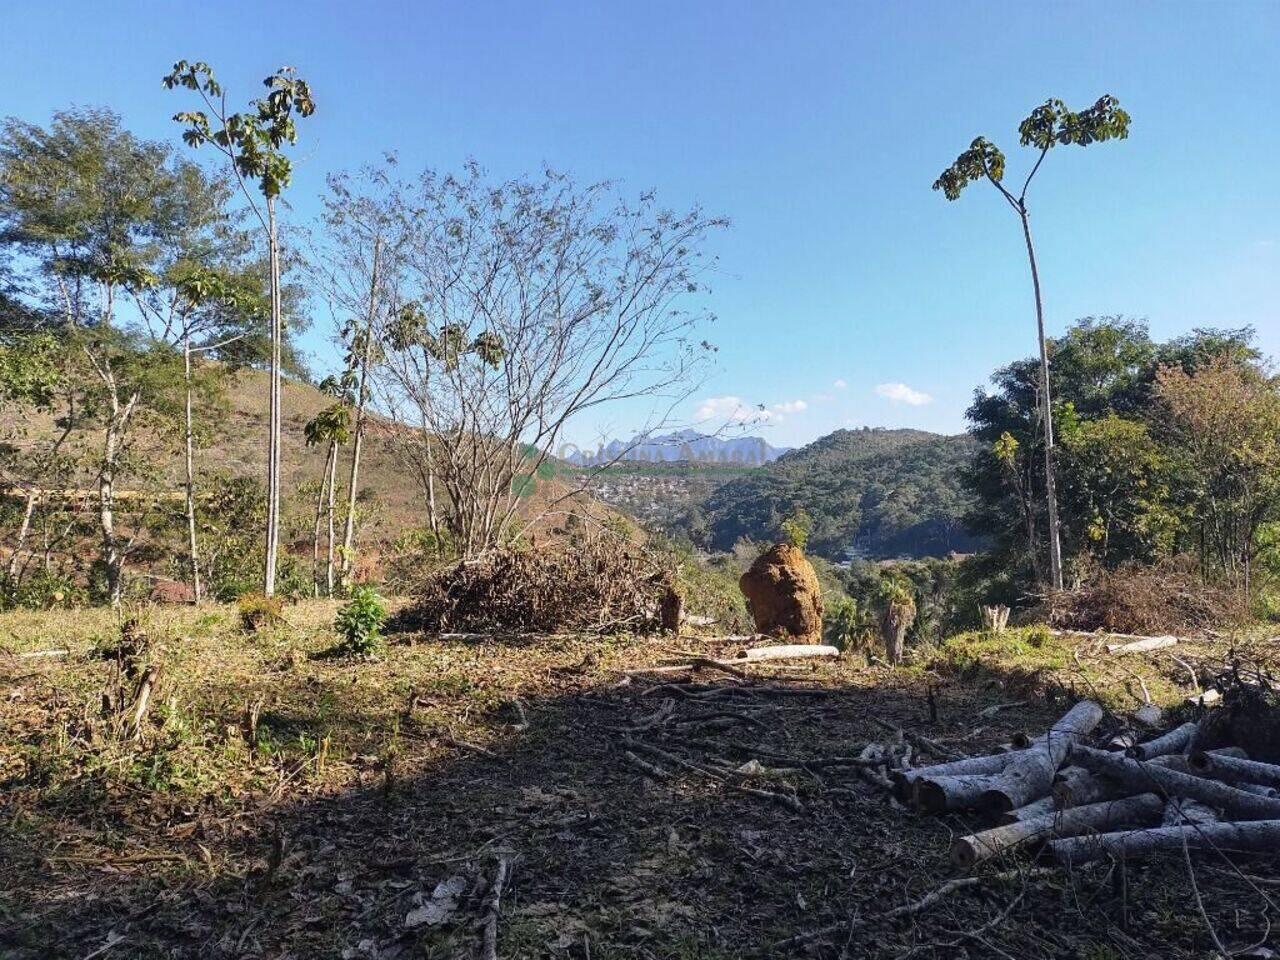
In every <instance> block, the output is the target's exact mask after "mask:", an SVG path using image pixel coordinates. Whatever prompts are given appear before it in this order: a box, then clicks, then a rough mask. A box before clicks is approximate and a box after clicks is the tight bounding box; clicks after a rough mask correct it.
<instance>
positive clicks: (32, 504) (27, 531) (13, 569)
mask: <svg viewBox="0 0 1280 960" xmlns="http://www.w3.org/2000/svg"><path fill="white" fill-rule="evenodd" d="M36 497H37V494H36V491H35V488H32V489H31V490H29V491H27V502H26V506H25V507H24V509H23V511H22V523H21V524H20V525H19V526H18V540H17V542H16V543H15V544H14V545H13V553H11V554H10V555H9V566H8V569H7V570H6V571H5V585H6V586H7V587H8V589H10V590H13V589H14V588H16V587H17V585H18V569H19V567H18V561H19V558H20V557H21V555H22V550H23V548H24V547H25V546H26V545H27V537H28V536H30V535H31V518H32V517H33V516H35V512H36Z"/></svg>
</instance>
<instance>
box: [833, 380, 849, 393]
mask: <svg viewBox="0 0 1280 960" xmlns="http://www.w3.org/2000/svg"><path fill="white" fill-rule="evenodd" d="M831 386H833V387H835V388H836V389H837V390H843V389H845V388H846V387H848V386H849V384H848V383H847V382H846V381H845V379H844V377H841V378H840V379H839V380H837V381H836V382H835V383H833V384H832V385H831Z"/></svg>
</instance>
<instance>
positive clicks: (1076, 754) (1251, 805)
mask: <svg viewBox="0 0 1280 960" xmlns="http://www.w3.org/2000/svg"><path fill="white" fill-rule="evenodd" d="M1071 759H1072V761H1073V762H1074V763H1078V764H1080V765H1081V766H1082V767H1087V768H1089V769H1090V770H1093V771H1094V772H1095V773H1102V774H1106V775H1107V776H1108V777H1111V778H1112V779H1113V780H1116V781H1118V782H1119V783H1120V784H1121V786H1123V787H1124V788H1126V789H1128V790H1133V791H1141V792H1144V793H1145V792H1147V791H1149V790H1152V789H1156V790H1159V791H1161V792H1162V793H1165V794H1169V795H1171V796H1175V797H1189V798H1190V799H1192V800H1199V801H1200V802H1201V803H1206V804H1208V805H1209V806H1211V807H1217V808H1218V809H1220V810H1223V811H1224V812H1225V813H1226V815H1227V816H1228V817H1232V818H1234V819H1238V820H1271V819H1280V800H1274V799H1271V798H1269V797H1263V796H1258V795H1257V794H1253V793H1248V792H1246V791H1244V790H1237V789H1236V788H1234V787H1230V786H1227V785H1226V784H1225V783H1218V782H1217V781H1216V780H1204V779H1201V778H1200V777H1196V776H1193V775H1191V774H1189V773H1180V772H1178V771H1176V770H1172V769H1169V768H1167V767H1162V766H1159V765H1158V764H1155V763H1143V762H1142V761H1141V760H1130V759H1128V758H1125V757H1120V756H1117V755H1116V754H1114V753H1107V752H1106V751H1103V750H1091V749H1090V748H1088V747H1074V748H1073V749H1072V751H1071Z"/></svg>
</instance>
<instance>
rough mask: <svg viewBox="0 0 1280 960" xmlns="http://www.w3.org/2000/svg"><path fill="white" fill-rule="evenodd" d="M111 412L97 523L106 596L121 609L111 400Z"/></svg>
mask: <svg viewBox="0 0 1280 960" xmlns="http://www.w3.org/2000/svg"><path fill="white" fill-rule="evenodd" d="M111 406H112V412H111V416H110V418H109V419H108V421H107V429H106V435H105V437H104V440H103V448H102V472H101V473H100V474H99V475H98V524H99V526H100V527H101V530H102V567H103V572H104V573H105V574H106V577H107V596H108V597H109V598H110V600H111V606H113V607H119V606H120V596H121V591H122V583H121V576H120V572H121V571H120V568H121V566H122V561H121V556H120V541H119V539H118V538H117V537H116V517H115V476H116V460H117V459H118V457H119V442H120V437H119V433H118V430H119V425H118V415H117V410H118V408H119V401H118V400H117V399H116V398H115V397H114V396H113V397H112V399H111Z"/></svg>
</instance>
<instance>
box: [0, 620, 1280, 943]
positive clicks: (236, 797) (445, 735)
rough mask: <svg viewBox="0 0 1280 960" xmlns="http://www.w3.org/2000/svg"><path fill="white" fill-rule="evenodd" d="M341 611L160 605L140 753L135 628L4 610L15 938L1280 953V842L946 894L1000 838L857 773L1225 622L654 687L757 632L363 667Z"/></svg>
mask: <svg viewBox="0 0 1280 960" xmlns="http://www.w3.org/2000/svg"><path fill="white" fill-rule="evenodd" d="M333 612H334V607H333V606H332V605H330V604H327V603H322V602H316V603H309V604H303V605H299V606H297V607H292V608H290V609H289V610H288V611H287V621H288V622H287V623H286V624H285V625H283V626H281V627H279V628H277V629H274V630H270V631H267V632H264V633H261V634H257V635H248V634H245V633H244V632H243V631H242V630H241V629H240V627H239V624H238V622H237V618H236V615H235V611H234V610H232V609H230V608H223V607H211V608H208V609H202V610H190V609H183V610H155V611H151V612H148V613H145V614H144V615H143V616H142V618H141V623H142V627H143V629H144V631H145V633H146V635H147V637H148V638H149V639H150V646H149V648H148V649H149V652H147V653H146V655H145V656H146V659H147V662H148V663H154V664H158V665H159V666H160V673H159V682H158V684H157V687H156V691H157V692H156V696H155V698H154V701H153V702H154V706H153V707H152V709H151V710H150V711H149V714H148V717H147V719H146V720H145V721H144V723H143V724H142V725H141V729H140V732H139V734H138V736H137V738H136V739H135V738H134V736H133V732H132V730H131V729H128V728H127V727H126V728H124V729H117V727H116V726H113V723H112V722H111V721H108V720H104V719H102V712H103V711H102V708H101V701H102V696H103V693H104V692H105V693H108V694H111V692H112V690H113V689H114V685H115V684H116V680H115V679H114V676H113V671H114V670H115V669H116V668H115V665H114V663H115V662H114V660H113V659H109V658H104V654H103V652H102V651H103V650H104V648H106V649H109V648H110V647H111V646H113V645H114V644H116V643H117V642H118V640H119V636H120V632H119V628H118V625H117V623H116V621H115V620H114V619H113V617H112V615H110V614H109V613H107V612H105V611H87V612H81V613H71V614H65V613H64V614H47V615H43V614H19V613H14V614H6V615H3V616H0V648H3V650H4V652H3V653H0V863H2V864H3V871H0V956H3V957H5V958H10V960H35V958H62V957H66V958H77V960H88V958H90V957H108V958H116V957H130V958H135V957H136V958H161V957H165V958H186V957H191V958H196V957H199V958H224V957H225V958H251V957H252V958H258V957H261V958H268V957H269V958H286V957H288V958H298V960H302V958H325V957H341V958H395V957H403V958H407V957H424V958H425V957H430V958H435V957H439V958H455V957H472V956H483V951H484V949H485V940H486V934H487V933H488V935H491V936H493V937H494V946H495V947H496V952H495V955H496V956H498V957H505V958H517V957H519V958H524V957H529V958H541V957H546V958H577V960H588V958H590V960H605V958H623V957H628V958H630V957H639V958H685V960H692V958H702V960H711V958H717V960H719V958H732V957H791V956H815V957H840V956H845V957H873V958H906V957H923V958H931V957H936V958H959V957H975V958H976V957H1004V958H1010V957H1014V958H1019V960H1022V958H1039V957H1061V958H1068V957H1070V958H1077V957H1078V958H1090V960H1104V958H1147V957H1162V958H1163V957H1172V958H1192V957H1210V956H1215V955H1217V949H1218V948H1217V947H1216V946H1215V938H1216V939H1217V941H1218V942H1220V943H1221V944H1222V946H1223V947H1224V948H1225V949H1226V950H1228V951H1234V950H1243V949H1245V948H1251V947H1253V946H1254V945H1256V944H1260V943H1265V942H1268V935H1269V929H1270V920H1269V915H1270V914H1274V913H1275V911H1274V909H1273V907H1274V904H1273V902H1272V899H1271V898H1272V897H1275V896H1280V865H1278V864H1276V862H1275V859H1274V857H1272V858H1255V859H1253V860H1250V861H1247V862H1243V863H1238V864H1236V865H1232V864H1230V863H1228V862H1227V861H1225V860H1219V859H1213V858H1212V857H1209V858H1202V859H1200V860H1198V861H1197V862H1196V864H1195V869H1194V871H1193V872H1190V873H1189V872H1188V869H1187V865H1186V863H1184V862H1183V860H1182V858H1181V857H1179V858H1176V859H1174V860H1172V861H1170V862H1156V863H1142V864H1138V863H1129V864H1110V863H1107V864H1098V865H1093V866H1090V867H1087V868H1083V869H1077V870H1076V871H1074V872H1073V873H1066V872H1062V871H1056V870H1045V869H1042V868H1041V869H1038V868H1037V867H1036V865H1035V864H1033V863H1031V862H1029V861H1027V860H1026V859H1025V858H1023V859H1013V860H1010V861H1008V862H1002V863H996V864H991V865H987V866H985V867H983V868H982V870H981V871H980V872H979V873H978V874H977V875H976V876H978V877H979V879H978V880H977V881H975V882H972V883H966V884H965V885H963V886H961V887H947V886H946V885H947V884H948V881H950V880H952V879H954V878H956V877H958V876H959V875H958V874H957V873H956V872H955V869H954V868H953V867H952V866H951V864H950V861H949V859H948V847H949V842H950V839H951V837H952V836H953V835H955V834H956V833H957V832H967V831H968V829H969V828H970V827H975V826H979V824H977V823H976V822H973V821H970V820H969V819H968V818H966V817H960V816H955V817H941V818H938V817H932V818H930V817H922V816H920V815H917V814H915V813H913V812H910V811H907V810H905V809H903V808H901V807H898V806H897V805H896V804H894V803H893V802H892V801H891V800H890V799H889V797H888V795H887V794H886V793H885V792H884V791H883V790H882V789H881V788H880V787H878V786H876V785H874V784H872V783H869V782H867V781H866V780H864V779H862V778H861V777H860V775H859V774H858V773H857V770H856V768H853V767H848V766H841V765H839V763H838V762H833V761H838V760H839V759H840V758H847V757H850V756H853V755H856V754H857V753H858V751H859V750H860V749H861V748H862V747H863V746H864V745H865V744H867V743H869V742H881V743H884V742H890V741H892V740H894V738H895V736H896V735H895V734H894V733H893V732H892V730H891V729H889V728H891V727H895V726H896V727H900V728H902V729H904V730H906V731H908V732H910V733H914V734H917V735H920V736H925V737H928V738H930V739H931V740H933V741H935V742H936V743H938V744H940V745H941V746H942V747H943V748H945V749H946V750H949V751H954V752H957V753H978V752H983V751H987V750H990V749H991V748H993V747H995V746H996V745H998V744H1000V743H1003V742H1005V741H1006V740H1007V739H1008V738H1009V736H1010V735H1011V734H1012V733H1014V732H1016V731H1031V732H1037V731H1039V730H1042V729H1043V728H1044V727H1045V726H1046V725H1047V724H1048V723H1049V722H1051V721H1052V720H1053V719H1054V718H1055V717H1056V716H1057V715H1059V714H1060V713H1061V712H1062V711H1063V710H1064V709H1065V708H1066V706H1067V705H1068V704H1069V702H1070V701H1071V699H1072V698H1073V697H1075V696H1084V695H1091V696H1097V697H1099V698H1101V699H1102V700H1103V701H1104V703H1105V705H1106V706H1107V707H1108V708H1109V709H1111V710H1114V711H1116V712H1117V713H1119V712H1123V711H1128V710H1132V709H1133V708H1135V707H1136V706H1137V705H1138V704H1140V703H1141V702H1142V701H1143V700H1145V699H1146V698H1147V696H1150V697H1151V698H1152V699H1154V700H1156V701H1157V702H1164V703H1174V702H1177V701H1181V700H1182V699H1183V698H1184V697H1185V696H1186V695H1187V693H1188V692H1189V690H1188V689H1187V687H1188V686H1189V685H1190V683H1191V682H1192V681H1191V678H1190V673H1191V672H1193V671H1194V670H1195V669H1196V668H1197V664H1199V663H1200V662H1201V659H1208V658H1218V657H1221V656H1222V655H1223V654H1224V653H1225V651H1226V648H1227V646H1228V644H1229V643H1230V642H1232V641H1231V640H1229V639H1228V638H1223V639H1221V640H1218V641H1214V642H1212V643H1209V642H1206V643H1205V644H1203V645H1182V646H1180V647H1178V648H1177V649H1176V655H1177V660H1178V661H1181V663H1179V662H1175V660H1174V659H1171V656H1172V655H1168V656H1167V655H1164V654H1153V655H1151V656H1150V657H1143V658H1125V661H1126V662H1124V663H1117V662H1116V661H1115V658H1112V659H1110V660H1109V659H1107V658H1106V657H1104V656H1101V655H1099V654H1098V645H1097V643H1096V641H1085V640H1081V639H1079V638H1076V639H1075V640H1074V641H1068V640H1065V639H1060V638H1051V639H1048V640H1046V638H1045V637H1044V636H1042V635H1035V634H1023V633H1015V634H1011V635H1008V636H1005V637H1002V638H998V639H985V640H984V639H981V638H972V637H971V638H962V639H958V640H956V641H953V642H951V643H949V644H948V645H947V646H945V647H944V648H943V649H942V650H939V651H917V652H916V655H915V660H914V663H913V664H912V665H909V666H908V667H905V668H900V669H898V670H896V671H890V670H888V669H886V668H884V667H882V666H868V665H867V659H866V658H865V657H863V656H861V655H850V656H846V657H842V658H841V659H839V660H838V661H833V662H823V663H821V664H816V665H808V666H804V667H802V668H799V669H796V668H768V667H754V668H752V679H751V680H750V681H743V680H742V679H741V678H739V677H736V676H732V675H729V674H725V673H719V672H713V673H707V672H703V673H700V674H698V675H696V676H691V677H690V676H683V675H680V674H663V675H656V676H655V675H648V676H646V675H640V674H632V675H628V674H627V673H624V671H629V670H635V669H637V668H640V667H642V666H651V665H654V664H658V663H661V662H667V661H671V660H677V659H679V658H680V656H681V655H682V654H688V653H697V654H699V655H707V654H725V653H731V652H733V651H734V650H735V649H737V647H736V646H735V645H734V644H732V643H726V642H724V641H715V640H711V639H702V640H699V639H693V638H680V639H679V640H676V639H674V638H670V639H664V640H654V639H652V638H650V639H640V638H621V639H599V638H581V637H559V638H555V637H540V638H507V639H494V638H453V639H438V638H435V639H433V638H426V637H420V636H398V637H392V638H390V642H389V643H388V645H387V646H386V648H385V650H384V651H383V652H382V653H381V654H380V655H379V656H378V657H376V658H374V659H370V660H361V659H350V658H344V657H340V656H336V655H334V654H333V652H332V651H333V644H334V637H333V635H332V633H331V632H330V630H329V627H328V624H329V623H330V621H331V619H332V616H333ZM62 649H65V650H66V651H67V652H66V653H64V654H52V655H40V656H23V654H32V653H42V652H44V651H48V650H62ZM1129 661H1133V662H1129ZM1187 667H1190V670H1188V669H1187ZM1144 687H1145V692H1144V689H1143V688H1144ZM995 707H999V709H995V710H992V709H988V708H995ZM984 711H985V713H984ZM886 725H887V726H886ZM927 759H928V758H923V759H922V760H921V762H925V761H926V760H927ZM753 760H754V761H756V762H757V764H758V765H759V767H760V768H762V769H759V770H756V768H755V767H754V766H753V767H751V768H749V769H751V770H756V772H755V773H754V774H752V775H739V774H736V773H733V772H732V771H733V770H735V768H737V767H739V766H740V765H741V764H743V763H746V762H750V761H753ZM500 864H506V865H507V871H506V873H507V876H506V877H505V879H504V883H503V884H502V890H501V896H500V897H499V898H495V897H494V890H493V887H494V880H495V878H496V877H497V876H498V874H499V872H500ZM940 889H941V890H942V891H943V895H940V896H938V897H937V898H936V899H934V900H931V901H926V903H925V905H924V906H923V907H922V908H921V909H919V910H917V911H909V912H908V911H901V910H900V911H899V913H898V915H896V916H894V917H886V915H887V914H889V913H890V912H891V911H894V910H895V909H897V908H903V907H905V906H906V905H909V904H915V903H918V902H919V901H921V899H922V898H924V897H926V896H927V895H929V894H930V893H931V892H934V891H938V890H940ZM495 899H496V901H497V902H496V907H497V909H496V910H495ZM1197 903H1199V904H1202V908H1201V907H1199V906H1197ZM1272 945H1273V946H1275V944H1272ZM1245 955H1246V956H1248V955H1252V956H1258V957H1261V956H1266V955H1267V954H1263V953H1254V954H1245Z"/></svg>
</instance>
